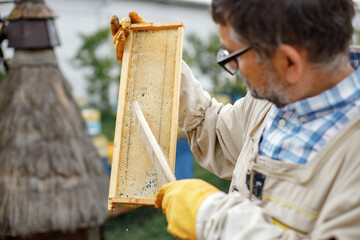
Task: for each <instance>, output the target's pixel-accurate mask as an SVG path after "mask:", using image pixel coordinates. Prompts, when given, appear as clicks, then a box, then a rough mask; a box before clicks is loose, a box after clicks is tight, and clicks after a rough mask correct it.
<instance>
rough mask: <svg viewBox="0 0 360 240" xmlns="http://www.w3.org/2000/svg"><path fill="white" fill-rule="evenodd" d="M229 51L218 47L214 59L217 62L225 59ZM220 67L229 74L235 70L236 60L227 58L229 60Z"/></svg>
mask: <svg viewBox="0 0 360 240" xmlns="http://www.w3.org/2000/svg"><path fill="white" fill-rule="evenodd" d="M229 54H230V53H229V51H228V50H226V49H220V50H219V52H218V54H217V56H216V60H217V61H218V62H221V61H222V60H224V59H226V58H227V57H228V56H229ZM222 67H223V68H225V70H226V71H228V72H229V73H231V74H235V73H236V71H237V64H236V60H235V59H234V60H229V62H227V63H225V64H222Z"/></svg>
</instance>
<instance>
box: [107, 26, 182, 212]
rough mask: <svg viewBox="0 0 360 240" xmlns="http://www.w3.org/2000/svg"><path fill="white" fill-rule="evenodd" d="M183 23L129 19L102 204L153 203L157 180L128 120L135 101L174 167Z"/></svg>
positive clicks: (171, 165) (132, 119)
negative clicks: (106, 189)
mask: <svg viewBox="0 0 360 240" xmlns="http://www.w3.org/2000/svg"><path fill="white" fill-rule="evenodd" d="M183 29H184V28H183V24H182V23H181V22H174V23H141V24H132V25H131V31H130V34H129V36H128V38H127V41H126V44H125V48H124V55H123V62H122V69H121V77H120V87H119V97H118V108H117V114H116V126H115V137H114V153H113V159H112V167H111V177H110V188H109V200H108V209H109V210H112V211H114V210H115V208H116V205H117V204H131V205H154V196H155V193H156V192H157V191H158V190H159V189H160V187H161V186H162V185H163V183H162V182H161V179H160V178H159V174H160V173H157V172H156V170H155V167H154V166H153V165H152V162H151V159H150V157H149V156H148V154H147V152H146V148H145V145H144V143H143V141H142V140H141V138H140V136H139V133H138V131H137V127H136V126H135V123H134V115H133V111H132V102H133V101H137V102H138V103H139V105H140V107H141V109H142V112H143V114H144V116H145V118H146V121H147V122H148V124H149V126H150V128H151V130H152V133H153V134H154V136H155V138H156V140H157V142H158V144H159V145H160V147H161V149H162V150H163V152H164V155H165V156H166V158H167V159H168V163H169V166H170V168H171V170H172V171H173V172H174V170H175V155H176V140H177V126H178V125H177V123H178V109H179V92H180V78H181V70H180V68H181V59H182V44H183Z"/></svg>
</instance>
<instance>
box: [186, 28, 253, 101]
mask: <svg viewBox="0 0 360 240" xmlns="http://www.w3.org/2000/svg"><path fill="white" fill-rule="evenodd" d="M186 41H187V42H188V43H189V44H188V45H189V46H188V47H187V48H186V49H184V52H183V59H184V61H185V62H186V63H187V64H188V65H189V66H190V67H191V68H192V69H193V70H195V72H198V73H199V74H200V75H201V76H204V77H205V78H207V79H210V80H211V81H212V83H213V92H214V93H225V94H229V95H230V96H244V95H245V94H246V86H245V84H244V82H243V81H242V80H241V79H239V78H238V77H237V76H231V75H230V74H228V73H227V72H226V71H225V70H224V69H223V68H222V67H220V66H219V65H218V64H217V63H216V54H217V52H218V51H219V49H220V48H221V45H220V39H219V36H218V34H217V33H212V34H210V35H209V37H208V38H207V39H206V40H203V39H201V38H200V37H199V36H198V35H196V34H195V33H192V34H189V35H188V36H187V38H186Z"/></svg>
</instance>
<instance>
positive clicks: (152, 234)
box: [102, 114, 230, 240]
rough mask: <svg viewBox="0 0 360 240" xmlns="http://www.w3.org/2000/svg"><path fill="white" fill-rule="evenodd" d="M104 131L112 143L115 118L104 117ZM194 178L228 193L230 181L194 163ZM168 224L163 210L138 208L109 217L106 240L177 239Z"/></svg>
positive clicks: (106, 225) (105, 234) (105, 232)
mask: <svg viewBox="0 0 360 240" xmlns="http://www.w3.org/2000/svg"><path fill="white" fill-rule="evenodd" d="M102 116H103V117H102V130H103V133H104V134H105V135H106V136H107V137H108V139H109V140H110V141H112V139H113V138H114V128H115V116H113V115H111V114H107V115H104V114H103V115H102ZM194 177H195V178H200V179H203V180H205V181H207V182H208V183H210V184H212V185H214V186H216V187H217V188H219V189H220V190H222V191H224V192H227V191H228V188H229V185H230V181H228V180H224V179H220V178H218V177H217V176H215V175H214V174H212V173H210V172H208V171H207V170H205V169H203V168H202V167H201V166H200V165H199V164H198V163H196V161H194ZM166 228H167V222H166V218H165V215H164V214H163V213H162V211H161V210H158V209H155V208H154V207H138V208H134V209H133V210H131V211H129V212H126V213H123V214H121V215H117V216H115V217H109V218H108V219H107V221H106V222H105V224H104V239H105V240H117V239H131V240H142V239H146V240H152V239H154V240H162V239H164V240H165V239H166V240H168V239H170V240H171V239H176V238H174V237H173V236H172V235H171V234H169V233H168V232H167V230H166Z"/></svg>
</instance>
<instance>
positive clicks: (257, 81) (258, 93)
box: [219, 24, 290, 106]
mask: <svg viewBox="0 0 360 240" xmlns="http://www.w3.org/2000/svg"><path fill="white" fill-rule="evenodd" d="M219 35H220V39H221V44H222V47H223V48H224V49H227V50H228V51H229V52H230V53H231V52H234V51H237V50H239V49H242V48H244V47H247V46H245V45H241V44H239V43H237V42H235V41H233V38H232V33H231V28H230V25H229V24H227V25H220V28H219ZM237 62H238V66H239V73H238V75H239V76H241V77H242V79H243V80H244V81H245V83H246V85H247V87H248V90H249V91H250V93H251V95H252V96H253V97H255V98H258V99H267V100H269V101H270V102H272V103H274V104H275V105H277V106H284V105H286V104H287V103H289V102H290V101H289V100H288V98H287V97H285V96H286V87H285V85H284V84H282V82H281V79H280V76H279V74H278V73H277V71H276V70H275V68H274V67H273V64H272V62H271V60H269V61H266V62H262V61H261V60H260V59H259V57H256V54H255V53H254V50H249V51H248V52H246V53H244V54H243V55H241V56H240V57H238V58H237Z"/></svg>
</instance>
